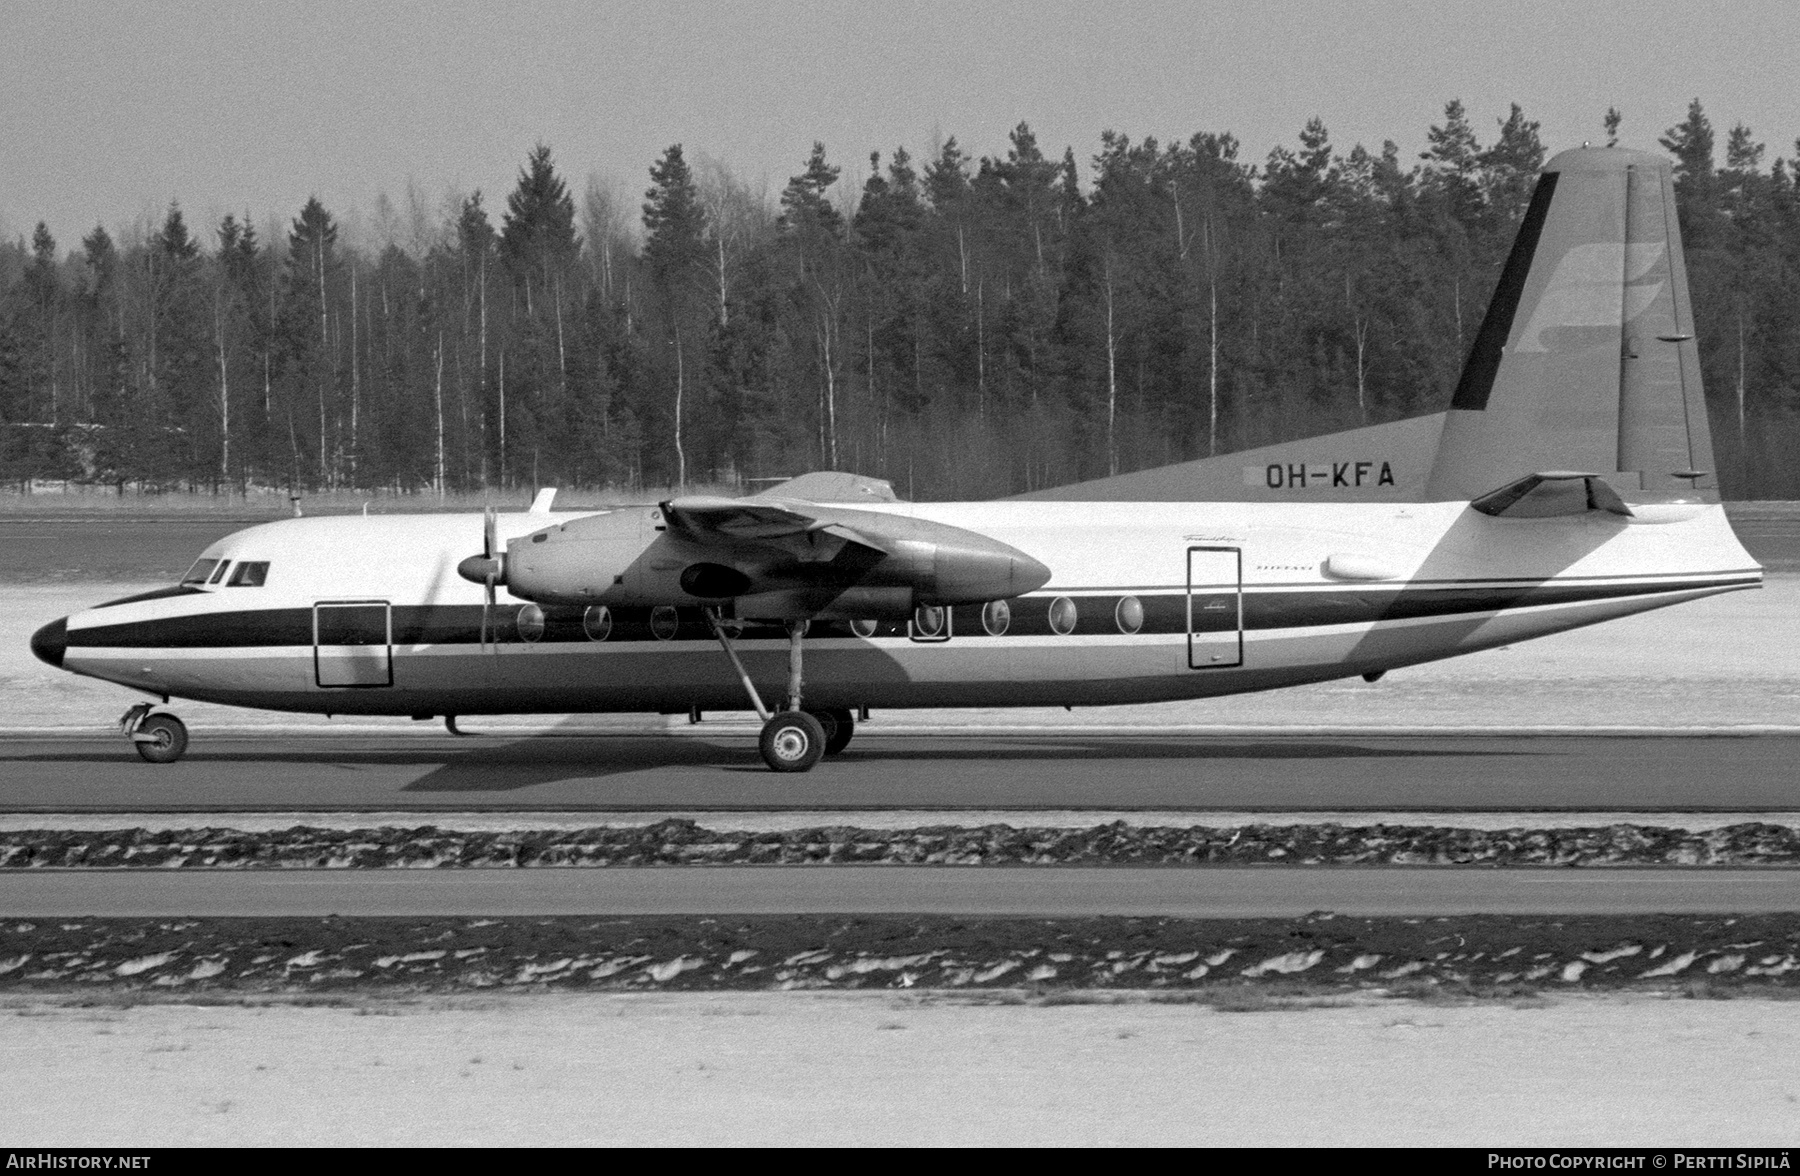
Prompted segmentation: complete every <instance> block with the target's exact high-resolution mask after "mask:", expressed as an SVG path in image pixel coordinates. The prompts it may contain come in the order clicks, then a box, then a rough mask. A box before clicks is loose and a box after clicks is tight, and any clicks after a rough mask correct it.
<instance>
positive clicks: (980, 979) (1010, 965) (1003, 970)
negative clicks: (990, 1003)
mask: <svg viewBox="0 0 1800 1176" xmlns="http://www.w3.org/2000/svg"><path fill="white" fill-rule="evenodd" d="M1018 966H1019V961H1018V960H1002V961H1000V962H999V963H997V964H995V965H994V966H993V967H991V968H989V969H987V970H986V971H983V972H977V973H975V983H977V984H986V983H987V982H988V981H989V980H998V979H999V978H1000V977H1002V976H1004V975H1006V974H1007V973H1008V972H1010V971H1012V970H1013V969H1014V968H1016V967H1018Z"/></svg>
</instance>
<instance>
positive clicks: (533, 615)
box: [518, 604, 544, 641]
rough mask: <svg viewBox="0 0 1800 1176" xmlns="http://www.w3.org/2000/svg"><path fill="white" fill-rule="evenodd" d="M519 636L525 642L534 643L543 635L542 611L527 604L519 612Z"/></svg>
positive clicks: (533, 605)
mask: <svg viewBox="0 0 1800 1176" xmlns="http://www.w3.org/2000/svg"><path fill="white" fill-rule="evenodd" d="M518 626H519V636H520V637H521V638H523V639H524V640H526V641H536V640H537V639H538V638H540V637H542V636H543V635H544V610H543V609H541V608H539V607H538V606H537V605H535V604H528V605H526V606H525V607H524V608H522V609H520V610H519V619H518Z"/></svg>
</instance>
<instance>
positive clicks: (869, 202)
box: [0, 101, 1800, 499]
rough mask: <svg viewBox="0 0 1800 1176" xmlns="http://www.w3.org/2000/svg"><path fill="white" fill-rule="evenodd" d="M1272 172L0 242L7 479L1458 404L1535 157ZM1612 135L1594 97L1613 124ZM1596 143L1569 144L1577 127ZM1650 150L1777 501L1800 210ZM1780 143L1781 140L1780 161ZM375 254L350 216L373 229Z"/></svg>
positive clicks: (1179, 158) (1452, 147)
mask: <svg viewBox="0 0 1800 1176" xmlns="http://www.w3.org/2000/svg"><path fill="white" fill-rule="evenodd" d="M1498 121H1499V125H1498V127H1497V129H1496V130H1495V132H1494V133H1493V135H1492V138H1491V141H1489V142H1487V143H1485V144H1484V143H1483V142H1482V141H1481V136H1480V135H1478V133H1477V130H1476V127H1475V126H1474V124H1473V123H1472V121H1471V119H1470V117H1469V115H1468V113H1467V112H1466V111H1465V110H1464V108H1463V107H1462V105H1461V104H1460V103H1458V102H1452V103H1450V104H1449V105H1448V106H1447V107H1446V109H1445V113H1444V118H1443V121H1442V122H1441V123H1440V124H1438V125H1434V126H1432V127H1431V128H1430V129H1429V132H1428V135H1427V142H1428V149H1427V150H1426V151H1425V152H1424V153H1423V154H1422V155H1421V156H1420V157H1419V158H1418V159H1416V160H1409V159H1403V158H1402V156H1401V155H1400V153H1399V151H1398V149H1397V148H1396V147H1395V146H1394V144H1393V143H1392V142H1388V143H1385V144H1384V145H1383V146H1382V147H1381V148H1380V150H1378V151H1369V150H1367V149H1365V148H1364V147H1362V146H1360V145H1358V146H1355V147H1353V148H1351V149H1350V150H1349V151H1347V152H1345V151H1341V150H1339V149H1338V148H1337V147H1336V146H1334V145H1333V143H1332V142H1331V140H1330V137H1329V135H1328V133H1327V130H1326V127H1325V126H1324V124H1323V123H1322V122H1321V121H1319V120H1317V119H1314V120H1313V121H1311V122H1309V123H1308V124H1307V125H1306V127H1305V128H1304V129H1303V130H1302V131H1301V132H1300V135H1299V139H1298V142H1297V143H1296V144H1294V145H1292V146H1283V147H1278V148H1277V149H1275V150H1274V151H1273V152H1271V153H1270V155H1269V156H1268V158H1267V159H1266V160H1264V161H1262V162H1261V163H1252V162H1249V161H1246V160H1244V159H1242V158H1240V149H1239V144H1238V142H1237V140H1236V139H1235V138H1233V136H1231V135H1230V134H1223V133H1200V134H1196V135H1194V136H1193V137H1192V138H1190V139H1188V140H1187V141H1185V142H1171V143H1160V142H1158V141H1156V140H1155V139H1149V138H1146V139H1141V140H1136V141H1134V140H1133V139H1131V138H1130V137H1128V136H1126V135H1123V134H1118V133H1114V132H1108V133H1106V134H1105V135H1103V136H1102V138H1101V147H1100V151H1099V153H1098V154H1097V155H1096V156H1095V157H1093V158H1092V159H1089V160H1087V161H1084V162H1083V161H1077V159H1076V158H1075V156H1074V154H1073V152H1072V151H1070V150H1064V151H1063V152H1062V153H1061V155H1060V156H1058V155H1055V154H1054V153H1051V154H1046V153H1045V151H1044V150H1043V149H1042V148H1041V147H1040V145H1039V143H1038V141H1037V139H1036V137H1035V136H1034V134H1033V133H1032V131H1031V129H1030V128H1029V127H1028V126H1026V125H1025V124H1020V125H1019V126H1018V127H1017V128H1016V129H1014V130H1013V131H1012V133H1011V135H1010V139H1009V147H1008V149H1007V150H1006V152H1005V153H1004V154H1003V155H999V156H995V157H983V158H980V159H975V158H971V157H970V156H969V155H968V154H966V153H965V152H964V151H963V150H962V149H961V148H960V147H959V146H958V144H957V142H956V140H955V139H954V138H952V139H950V140H947V141H945V142H943V143H942V145H941V147H939V148H937V149H935V151H934V154H932V156H931V157H930V158H926V159H914V158H913V157H911V156H910V155H909V154H908V153H907V152H906V151H904V150H896V151H894V152H893V153H892V154H891V155H888V156H886V157H885V158H884V157H883V156H882V155H881V154H880V153H876V154H873V155H871V156H870V157H869V168H868V173H867V175H868V178H867V180H866V182H865V183H863V184H862V185H861V187H860V190H856V191H846V190H845V189H846V188H847V187H849V186H850V185H848V184H846V183H844V182H842V181H841V174H842V173H841V171H840V167H839V166H838V164H836V163H835V162H833V161H832V160H831V159H829V158H828V157H827V154H826V152H825V149H824V148H823V147H822V146H815V147H814V149H813V151H812V153H811V156H810V158H808V159H807V160H806V161H805V163H804V166H803V167H802V168H801V170H800V171H799V172H798V174H796V175H795V176H794V177H793V178H792V179H791V180H790V181H788V183H787V185H786V186H785V187H784V188H783V189H782V191H781V192H780V193H779V196H778V198H777V199H773V200H771V199H769V198H768V197H767V196H766V195H764V194H763V193H760V192H758V191H756V190H754V189H753V188H752V187H751V186H750V185H748V184H747V183H745V182H744V181H743V180H742V179H741V178H740V177H738V176H736V175H735V174H733V173H732V172H731V171H729V170H728V169H726V168H723V167H721V166H718V165H716V164H711V163H707V162H705V161H697V162H690V161H689V160H688V159H687V158H686V157H685V156H684V154H683V152H682V149H681V147H680V146H678V145H677V146H673V147H670V148H669V149H668V150H667V151H666V152H665V153H664V154H663V155H662V156H661V158H659V159H658V160H656V162H655V164H654V166H653V167H652V168H651V169H650V172H649V186H648V189H647V191H646V192H645V193H644V195H643V197H642V198H641V200H640V199H639V198H638V197H637V196H636V195H635V194H633V195H632V196H631V197H630V198H629V199H627V198H625V197H623V196H621V195H619V194H618V193H617V192H615V191H613V190H610V189H608V188H606V187H605V186H603V185H600V184H598V183H596V182H594V181H592V180H590V181H589V183H588V185H587V187H586V189H585V191H584V192H583V193H582V194H581V197H580V199H579V200H578V199H577V197H576V195H575V193H574V192H573V191H572V190H571V188H570V186H569V183H568V181H567V180H566V179H565V177H564V176H563V174H562V173H561V172H559V170H558V166H557V162H556V161H555V160H554V159H553V157H552V154H551V151H550V149H549V148H548V147H545V146H542V145H539V146H538V147H537V148H535V149H534V150H532V151H531V152H530V153H529V156H528V157H527V159H526V160H525V162H524V165H523V166H522V168H521V169H520V172H519V175H518V180H517V183H516V185H515V186H514V188H513V189H512V191H511V192H509V193H508V194H507V195H506V197H505V199H504V203H503V205H502V206H500V207H492V206H490V203H489V201H488V200H487V199H486V197H485V196H484V194H483V193H481V192H479V191H476V192H472V193H469V194H467V195H458V196H455V197H453V198H451V199H450V200H449V201H447V202H446V204H445V206H444V209H443V211H442V212H441V213H436V214H434V213H430V212H428V211H427V209H426V208H425V207H424V205H423V203H422V202H420V201H418V200H416V199H415V200H414V201H413V202H412V207H411V208H410V210H409V212H410V216H408V215H397V214H395V213H394V212H393V210H392V209H391V207H389V206H387V205H386V204H385V203H384V204H383V206H382V207H381V208H379V209H378V210H377V211H378V215H377V218H376V232H375V234H374V236H375V238H376V239H377V242H378V243H377V244H376V245H374V246H373V247H371V246H368V245H366V244H365V245H364V246H363V247H361V248H357V247H352V245H351V243H350V242H349V241H348V239H347V236H346V238H345V239H343V240H340V229H341V226H340V224H339V223H338V219H337V217H336V216H335V215H334V214H333V212H332V211H331V210H329V209H327V208H326V207H324V206H323V205H322V204H321V203H320V202H319V201H318V200H317V199H313V200H310V201H308V202H307V204H306V205H305V207H303V208H302V209H300V210H299V212H298V215H296V216H294V217H293V218H292V220H291V221H285V220H284V221H274V222H270V223H271V224H274V225H278V226H279V228H278V229H276V230H275V231H273V232H271V230H270V227H269V225H265V227H264V229H263V230H262V231H261V232H260V233H259V231H258V230H257V228H256V227H255V225H254V224H253V223H252V221H251V219H250V217H249V216H248V215H247V214H246V215H244V216H242V217H239V216H235V215H234V216H227V217H225V218H224V219H223V220H222V221H221V222H220V223H219V224H217V225H206V226H190V225H189V224H188V222H187V220H186V219H185V217H184V216H183V213H182V210H181V208H180V206H179V205H178V204H172V205H170V206H169V208H168V210H167V213H166V215H165V216H163V217H162V218H161V220H160V223H157V222H155V221H151V222H148V223H144V224H141V225H140V226H138V227H137V228H135V229H133V230H130V231H129V232H128V233H126V234H125V235H124V239H115V238H114V237H113V236H112V235H111V234H110V233H109V232H108V231H107V230H106V229H105V228H104V227H96V228H95V229H94V230H93V231H92V232H91V233H89V234H88V235H87V236H86V237H84V238H83V239H82V240H81V241H80V242H79V243H78V245H76V247H73V248H66V249H65V248H63V247H62V246H61V245H59V243H58V242H57V241H55V240H54V239H53V237H52V236H51V234H50V233H49V231H48V230H47V229H46V228H45V227H44V226H43V225H42V224H40V225H39V226H38V228H37V230H36V232H35V233H34V234H33V235H32V237H31V239H30V240H29V241H26V240H18V241H14V242H8V243H4V244H0V478H3V479H5V480H7V481H9V482H11V483H13V484H15V485H27V484H29V483H30V482H31V481H33V480H39V479H74V480H78V481H88V482H93V483H98V484H112V485H117V486H119V487H120V488H121V489H123V488H125V487H127V486H130V487H138V488H152V489H154V488H173V487H189V488H199V489H207V488H211V489H217V490H236V489H241V488H243V487H246V486H252V485H254V486H265V487H266V486H282V487H291V488H293V489H295V490H302V489H336V490H357V489H364V490H372V489H377V488H384V487H385V488H389V489H394V490H400V491H418V490H442V491H463V492H468V491H476V492H479V491H481V490H483V489H491V488H501V487H506V488H511V487H529V486H534V485H564V486H583V487H613V488H618V489H625V490H631V489H636V488H639V487H645V486H663V485H670V484H686V483H700V482H711V483H739V484H743V483H746V482H748V481H749V480H750V479H756V478H773V477H779V476H783V475H792V474H797V473H801V472H804V471H806V470H811V469H819V468H836V469H845V470H853V471H856V472H861V473H867V474H872V475H876V476H879V477H885V478H889V479H891V480H892V481H893V482H894V483H895V486H896V488H897V489H898V490H899V491H900V492H901V493H902V494H903V495H906V496H909V497H917V498H935V499H943V498H976V497H988V496H995V495H1003V494H1007V493H1014V492H1019V491H1025V490H1030V489H1036V488H1041V487H1045V486H1052V485H1056V484H1060V483H1064V482H1069V481H1074V480H1077V479H1081V478H1090V477H1097V476H1102V475H1105V474H1108V473H1111V472H1125V471H1129V470H1133V469H1139V468H1143V467H1147V466H1153V465H1159V464H1163V463H1167V462H1173V461H1180V460H1185V459H1188V458H1193V457H1198V456H1205V455H1208V454H1212V453H1223V452H1227V451H1230V450H1234V449H1241V448H1244V447H1247V446H1252V445H1258V444H1264V443H1267V442H1270V441H1275V440H1281V439H1286V438H1290V437H1297V436H1304V435H1309V434H1313V433H1320V432H1326V431H1330V430H1334V429H1340V428H1348V427H1353V426H1356V425H1359V424H1364V423H1377V422H1381V421H1387V420H1393V419H1396V418H1400V417H1405V416H1412V415H1416V414H1419V413H1425V412H1432V411H1436V410H1438V409H1441V408H1443V407H1445V406H1446V405H1447V404H1448V401H1449V397H1450V393H1451V390H1452V388H1453V387H1454V385H1455V382H1456V377H1457V374H1458V372H1459V371H1460V368H1461V365H1462V360H1463V357H1464V355H1465V353H1466V352H1467V350H1468V347H1469V345H1470V344H1471V343H1472V341H1473V339H1474V335H1475V332H1476V329H1477V328H1478V326H1479V324H1480V319H1481V315H1482V313H1483V311H1484V309H1485V307H1486V303H1487V298H1488V295H1489V293H1490V291H1491V289H1492V286H1493V284H1494V282H1495V281H1496V280H1497V278H1498V273H1499V269H1500V266H1501V263H1502V261H1503V259H1504V257H1505V254H1506V251H1507V250H1508V248H1509V247H1510V244H1511V241H1512V236H1513V233H1514V230H1515V228H1516V227H1517V224H1518V221H1519V218H1520V216H1521V215H1522V213H1523V210H1524V207H1525V204H1526V202H1527V200H1528V198H1529V195H1530V192H1531V188H1532V185H1533V182H1534V174H1535V173H1536V171H1537V170H1538V168H1539V167H1540V166H1541V165H1542V164H1543V162H1544V158H1545V147H1544V144H1543V143H1542V142H1541V140H1540V137H1539V127H1538V124H1537V123H1535V122H1532V121H1530V120H1528V119H1527V118H1526V117H1525V116H1524V114H1523V112H1522V111H1521V110H1520V108H1519V107H1518V106H1514V107H1512V109H1511V112H1510V115H1509V117H1507V118H1506V119H1504V120H1498ZM1618 123H1619V117H1618V114H1617V112H1616V111H1609V112H1608V115H1607V119H1606V124H1605V126H1606V131H1607V133H1608V135H1609V137H1610V136H1614V135H1616V131H1617V128H1618ZM1597 138H1598V137H1597ZM1660 142H1661V143H1662V145H1663V147H1664V148H1665V149H1666V150H1668V151H1669V152H1670V153H1671V154H1672V155H1673V157H1674V160H1675V167H1676V175H1677V180H1676V185H1677V192H1678V196H1679V200H1680V210H1681V221H1682V229H1683V232H1684V235H1685V239H1686V243H1687V248H1688V265H1689V273H1690V280H1691V283H1692V287H1693V300H1694V305H1695V313H1696V318H1697V321H1698V332H1699V338H1700V352H1701V357H1702V362H1703V364H1704V371H1705V379H1706V384H1707V392H1708V398H1709V401H1710V402H1711V409H1712V417H1713V426H1714V437H1715V442H1716V445H1717V448H1718V451H1719V460H1720V465H1721V478H1722V481H1723V483H1724V486H1725V488H1726V491H1727V493H1728V494H1729V495H1731V496H1733V497H1751V498H1759V497H1781V498H1800V463H1796V462H1794V461H1792V460H1790V459H1789V457H1788V455H1789V454H1791V453H1793V452H1794V443H1795V441H1796V440H1800V423H1797V422H1800V416H1797V413H1796V410H1797V409H1800V316H1796V314H1795V312H1794V308H1795V307H1796V306H1797V305H1800V300H1797V299H1796V293H1797V292H1800V291H1797V290H1796V285H1797V280H1796V275H1797V274H1800V190H1797V188H1796V173H1795V168H1794V167H1793V165H1791V164H1789V163H1788V162H1787V161H1785V160H1782V159H1775V160H1774V161H1773V162H1771V163H1768V164H1767V165H1765V163H1764V155H1765V149H1764V147H1763V145H1762V144H1760V143H1757V142H1755V141H1754V138H1753V136H1752V133H1751V131H1750V130H1749V129H1748V128H1746V127H1744V126H1742V125H1739V126H1736V127H1734V128H1732V129H1731V131H1730V132H1729V133H1728V134H1727V136H1726V143H1725V146H1724V153H1723V154H1724V158H1723V161H1722V165H1721V163H1720V161H1719V160H1718V158H1717V155H1718V152H1717V150H1716V144H1715V136H1714V132H1713V129H1712V127H1711V125H1710V123H1709V121H1708V119H1707V117H1706V114H1705V112H1704V110H1703V109H1702V107H1701V105H1700V103H1699V102H1698V101H1695V102H1694V104H1693V105H1692V106H1691V107H1690V109H1689V112H1688V116H1687V118H1686V120H1685V121H1684V122H1683V123H1681V124H1680V125H1678V126H1676V127H1672V128H1670V129H1669V130H1668V131H1667V133H1666V134H1664V135H1663V136H1662V137H1661V138H1660ZM1796 147H1797V151H1800V144H1796ZM365 236H366V234H365Z"/></svg>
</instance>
